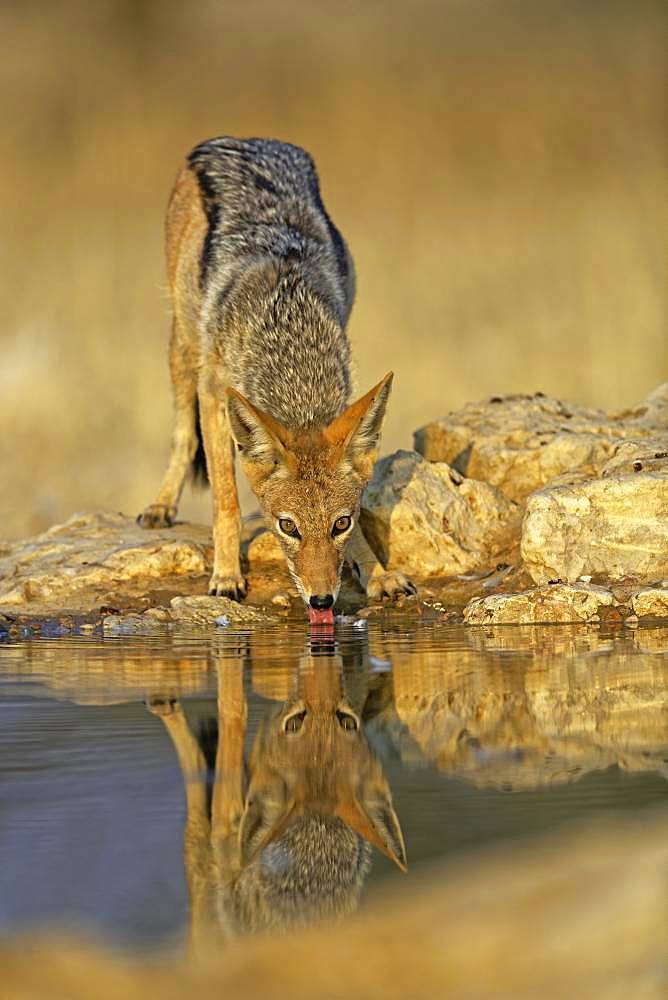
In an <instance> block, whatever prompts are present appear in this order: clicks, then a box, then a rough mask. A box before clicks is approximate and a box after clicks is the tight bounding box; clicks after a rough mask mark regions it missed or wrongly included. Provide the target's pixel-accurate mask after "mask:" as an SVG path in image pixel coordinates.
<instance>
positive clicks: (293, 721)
mask: <svg viewBox="0 0 668 1000" xmlns="http://www.w3.org/2000/svg"><path fill="white" fill-rule="evenodd" d="M305 718H306V710H305V709H304V711H303V712H295V714H294V715H289V716H288V717H287V719H285V721H284V722H283V730H284V732H286V733H298V732H299V730H300V729H301V728H302V726H303V725H304V719H305Z"/></svg>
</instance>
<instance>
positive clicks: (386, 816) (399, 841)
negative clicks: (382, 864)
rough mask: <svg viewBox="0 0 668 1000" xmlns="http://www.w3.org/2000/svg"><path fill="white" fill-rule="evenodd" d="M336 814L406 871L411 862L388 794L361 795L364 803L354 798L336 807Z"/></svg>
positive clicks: (375, 792)
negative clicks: (407, 857)
mask: <svg viewBox="0 0 668 1000" xmlns="http://www.w3.org/2000/svg"><path fill="white" fill-rule="evenodd" d="M336 815H337V816H339V818H340V819H342V820H343V821H344V823H347V824H348V826H350V827H351V828H352V829H353V830H354V831H355V833H357V834H359V836H360V837H363V838H364V840H367V841H368V842H369V843H370V844H373V846H374V847H377V848H378V850H379V851H382V852H383V854H385V855H386V857H388V858H390V860H391V861H394V863H395V865H397V866H398V867H399V868H401V870H402V872H405V871H406V869H407V867H408V863H407V861H406V846H405V844H404V835H403V833H402V832H401V826H400V825H399V817H398V816H397V814H396V812H395V811H394V807H393V805H392V798H391V796H390V793H389V791H388V792H383V791H379V789H377V788H374V790H373V794H370V795H365V794H364V793H363V794H362V801H359V799H355V800H354V801H352V802H347V803H340V804H339V805H338V806H337V808H336Z"/></svg>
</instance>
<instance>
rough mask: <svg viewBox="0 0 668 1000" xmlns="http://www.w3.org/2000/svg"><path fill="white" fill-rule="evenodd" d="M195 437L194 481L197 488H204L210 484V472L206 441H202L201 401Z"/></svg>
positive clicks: (197, 414) (197, 412)
mask: <svg viewBox="0 0 668 1000" xmlns="http://www.w3.org/2000/svg"><path fill="white" fill-rule="evenodd" d="M195 435H196V437H197V451H196V452H195V457H194V458H193V462H192V481H193V483H194V485H195V486H201V487H204V486H206V485H207V483H208V482H209V470H208V469H207V467H206V452H205V451H204V441H203V440H202V422H201V420H200V415H199V400H198V401H197V409H196V416H195Z"/></svg>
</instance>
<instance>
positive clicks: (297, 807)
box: [148, 647, 406, 944]
mask: <svg viewBox="0 0 668 1000" xmlns="http://www.w3.org/2000/svg"><path fill="white" fill-rule="evenodd" d="M216 670H217V678H218V720H217V727H216V728H217V733H216V732H213V733H212V730H211V727H210V726H209V727H206V726H205V727H202V729H201V731H200V733H199V737H197V736H195V734H194V733H193V731H192V729H191V727H190V725H189V723H188V721H187V719H186V717H185V714H184V712H183V708H182V706H181V705H180V703H179V702H178V701H177V700H173V699H165V698H164V697H161V696H157V695H154V696H153V697H152V698H151V699H149V702H148V704H149V707H150V709H151V711H152V712H154V713H155V714H156V715H159V716H160V717H161V719H162V721H163V723H164V725H165V728H166V729H167V732H168V733H169V736H170V738H171V740H172V742H173V744H174V748H175V750H176V753H177V756H178V759H179V764H180V766H181V770H182V772H183V777H184V781H185V788H186V803H187V816H186V823H185V833H184V862H185V870H186V878H187V882H188V888H189V893H190V900H191V919H192V935H193V942H194V943H195V944H197V943H199V942H200V940H201V939H202V937H208V935H209V933H210V931H211V929H212V928H213V927H218V928H220V930H221V931H222V934H223V936H224V937H225V938H229V937H232V936H234V935H237V934H243V933H248V932H254V931H260V930H268V929H271V930H287V929H289V928H293V927H296V926H299V925H302V924H306V923H309V922H311V921H313V920H316V919H319V918H325V917H326V918H329V919H331V918H335V917H342V916H343V915H345V914H348V913H350V912H352V911H353V910H354V909H355V908H356V907H357V904H358V901H359V896H360V892H361V890H362V885H363V882H364V878H365V875H366V874H367V872H368V869H369V855H370V851H371V848H370V846H369V845H374V846H375V847H377V848H378V849H379V850H381V851H383V853H385V854H386V855H387V856H388V857H390V858H391V859H392V860H393V861H394V862H395V863H396V864H397V865H398V866H399V867H400V868H402V869H403V870H405V869H406V852H405V848H404V841H403V836H402V833H401V828H400V826H399V820H398V819H397V816H396V813H395V811H394V809H393V806H392V797H391V794H390V790H389V787H388V784H387V781H386V780H385V776H384V774H383V769H382V767H381V765H380V762H379V760H378V758H377V757H376V756H375V754H374V753H373V752H372V751H371V749H370V747H369V744H368V742H367V739H366V736H365V734H364V729H363V717H364V708H365V701H366V692H365V691H364V690H363V685H360V683H359V680H360V679H359V678H358V684H357V685H356V687H357V690H358V697H357V698H356V699H353V698H351V697H350V695H349V691H348V690H347V688H346V685H345V683H344V673H343V667H342V661H341V657H340V656H338V655H334V654H333V650H332V649H330V650H329V651H328V650H327V649H326V647H325V648H324V649H321V650H320V655H314V654H313V653H312V652H308V653H306V654H304V655H303V656H302V657H301V660H300V663H299V667H298V669H297V670H296V671H295V674H294V675H293V677H292V678H290V680H291V686H292V687H293V690H292V691H291V692H290V695H289V697H288V698H287V699H286V700H285V701H283V702H282V703H279V704H278V705H273V706H271V707H269V708H268V709H267V711H266V714H265V716H264V718H263V720H262V721H261V723H260V726H259V728H258V731H257V733H256V735H255V739H254V741H253V745H252V749H251V752H250V758H249V762H248V772H247V774H246V768H245V764H244V740H245V729H246V718H247V710H246V700H245V694H244V686H243V681H244V678H243V659H242V658H241V657H239V660H238V662H236V663H235V662H233V661H230V660H229V659H227V660H222V659H221V661H220V662H219V663H218V664H217V667H216ZM362 680H363V679H362ZM212 737H213V738H212ZM210 765H212V770H213V774H212V794H209V783H208V775H209V769H210Z"/></svg>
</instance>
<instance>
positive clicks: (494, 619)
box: [464, 583, 614, 625]
mask: <svg viewBox="0 0 668 1000" xmlns="http://www.w3.org/2000/svg"><path fill="white" fill-rule="evenodd" d="M613 600H614V598H613V596H612V594H611V593H610V591H609V590H605V589H604V588H603V587H596V586H593V585H592V584H589V583H580V584H576V585H575V586H569V585H567V584H563V583H557V584H554V585H552V586H547V587H539V588H537V589H535V590H528V591H526V592H525V593H523V594H490V595H489V597H476V598H474V599H473V600H472V601H469V603H468V604H467V605H466V607H465V608H464V621H465V622H466V623H467V624H468V625H489V624H494V625H530V624H536V623H539V622H544V623H549V622H589V621H597V619H598V613H599V611H600V610H601V608H604V607H610V606H611V605H612V603H613Z"/></svg>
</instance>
